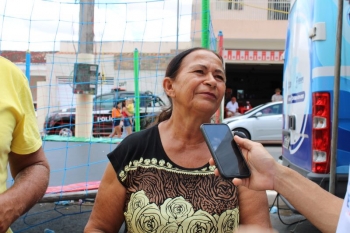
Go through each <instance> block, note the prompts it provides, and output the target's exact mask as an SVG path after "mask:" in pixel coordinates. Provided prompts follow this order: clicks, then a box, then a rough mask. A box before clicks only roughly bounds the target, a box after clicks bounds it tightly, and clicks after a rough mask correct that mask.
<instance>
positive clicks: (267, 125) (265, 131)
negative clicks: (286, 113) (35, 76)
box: [223, 102, 282, 144]
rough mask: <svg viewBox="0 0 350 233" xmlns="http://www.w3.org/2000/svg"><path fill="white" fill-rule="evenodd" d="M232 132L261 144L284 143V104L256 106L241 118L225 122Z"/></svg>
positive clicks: (229, 119)
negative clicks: (237, 132) (241, 134)
mask: <svg viewBox="0 0 350 233" xmlns="http://www.w3.org/2000/svg"><path fill="white" fill-rule="evenodd" d="M223 123H226V124H227V125H228V126H229V127H230V129H231V130H232V131H239V132H240V133H243V134H244V135H245V136H246V137H247V138H249V139H251V140H253V141H258V142H261V143H270V144H274V143H282V102H269V103H265V104H261V105H259V106H256V107H255V108H253V109H251V110H249V111H247V112H245V113H244V114H242V115H240V116H233V117H230V118H226V119H224V120H223Z"/></svg>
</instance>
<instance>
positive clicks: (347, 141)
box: [282, 0, 350, 198]
mask: <svg viewBox="0 0 350 233" xmlns="http://www.w3.org/2000/svg"><path fill="white" fill-rule="evenodd" d="M337 2H338V0H294V1H292V3H291V10H290V14H289V25H288V30H287V40H286V48H285V54H284V59H285V62H284V71H283V72H284V74H283V76H284V77H283V149H282V157H283V164H284V165H286V166H289V167H290V168H292V169H294V170H296V171H298V172H299V173H300V174H302V175H303V176H305V177H307V178H308V179H310V180H313V181H314V182H316V183H318V184H319V185H320V186H322V187H323V188H324V189H326V190H328V189H329V172H330V161H331V160H330V158H331V157H330V156H331V155H330V152H331V140H332V138H331V131H332V129H331V126H332V113H333V96H334V90H333V86H334V63H335V52H336V33H337V32H336V31H337V10H338V5H337V4H338V3H337ZM341 54H342V55H341V77H340V93H339V95H340V97H339V98H340V99H339V116H338V119H339V124H338V145H337V164H336V195H337V196H339V197H341V198H343V197H344V195H345V192H346V185H347V180H348V171H349V164H350V3H349V1H344V11H343V37H342V51H341Z"/></svg>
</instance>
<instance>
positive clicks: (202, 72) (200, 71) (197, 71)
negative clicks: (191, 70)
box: [195, 70, 204, 74]
mask: <svg viewBox="0 0 350 233" xmlns="http://www.w3.org/2000/svg"><path fill="white" fill-rule="evenodd" d="M195 73H199V74H204V71H203V70H196V71H195Z"/></svg>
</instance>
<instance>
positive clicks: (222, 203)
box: [108, 125, 239, 233]
mask: <svg viewBox="0 0 350 233" xmlns="http://www.w3.org/2000/svg"><path fill="white" fill-rule="evenodd" d="M108 158H109V160H110V161H111V163H112V165H113V167H114V169H115V171H116V173H117V176H118V179H119V181H120V182H121V183H122V184H123V185H124V186H125V187H126V190H127V194H126V202H125V207H124V215H125V223H126V231H127V232H135V233H136V232H137V233H141V232H149V233H151V232H157V233H162V232H164V233H165V232H176V233H185V232H188V233H191V232H208V233H209V232H210V233H214V232H230V233H231V232H233V230H234V229H235V228H236V227H238V224H239V208H238V189H237V187H235V186H234V185H233V184H232V182H231V181H230V180H227V181H226V180H224V179H222V178H220V177H216V176H215V175H214V172H213V171H214V167H211V166H209V163H208V164H207V165H205V166H203V167H200V168H197V169H188V168H183V167H180V166H178V165H176V164H175V163H173V162H172V161H171V160H170V159H169V158H168V156H167V155H166V153H165V151H164V149H163V146H162V143H161V140H160V136H159V131H158V125H156V126H153V127H151V128H149V129H146V130H143V131H141V132H137V133H133V134H131V135H129V136H128V137H127V138H125V139H124V140H123V141H122V142H121V143H120V145H119V146H118V147H117V148H116V149H115V150H114V151H113V152H111V153H110V154H108Z"/></svg>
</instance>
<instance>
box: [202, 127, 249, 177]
mask: <svg viewBox="0 0 350 233" xmlns="http://www.w3.org/2000/svg"><path fill="white" fill-rule="evenodd" d="M200 129H201V131H202V133H203V136H204V139H205V141H206V143H207V145H208V147H209V150H210V153H211V155H212V156H213V158H214V161H215V164H216V167H217V168H218V170H219V172H220V175H221V176H222V177H224V178H225V179H233V178H246V177H249V176H250V170H249V167H248V165H247V163H246V161H245V159H244V157H243V154H242V152H241V150H240V148H239V147H238V145H237V143H236V142H235V140H233V135H232V132H231V130H230V128H229V127H228V125H226V124H202V125H201V127H200Z"/></svg>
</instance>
